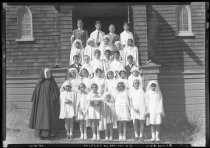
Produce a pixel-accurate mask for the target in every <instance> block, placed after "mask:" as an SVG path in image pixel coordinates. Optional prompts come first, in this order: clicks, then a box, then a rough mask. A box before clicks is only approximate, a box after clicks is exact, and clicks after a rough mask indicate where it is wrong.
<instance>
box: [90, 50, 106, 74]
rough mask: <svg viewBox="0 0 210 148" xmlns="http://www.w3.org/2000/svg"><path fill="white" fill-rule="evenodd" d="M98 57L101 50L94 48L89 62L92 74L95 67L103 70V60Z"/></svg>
mask: <svg viewBox="0 0 210 148" xmlns="http://www.w3.org/2000/svg"><path fill="white" fill-rule="evenodd" d="M100 57H101V51H100V50H98V49H97V50H95V53H94V59H93V60H92V61H91V62H90V64H91V66H92V71H93V73H94V76H95V71H96V69H97V68H100V69H102V70H104V66H103V61H102V60H101V59H100Z"/></svg>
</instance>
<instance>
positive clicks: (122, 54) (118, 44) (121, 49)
mask: <svg viewBox="0 0 210 148" xmlns="http://www.w3.org/2000/svg"><path fill="white" fill-rule="evenodd" d="M115 49H116V50H118V51H119V52H120V58H119V59H120V60H122V61H123V65H126V64H125V52H124V47H123V45H122V43H121V42H120V41H116V42H115Z"/></svg>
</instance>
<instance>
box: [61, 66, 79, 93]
mask: <svg viewBox="0 0 210 148" xmlns="http://www.w3.org/2000/svg"><path fill="white" fill-rule="evenodd" d="M66 78H67V81H69V82H70V83H71V85H72V89H71V90H72V91H73V92H75V93H77V92H78V85H79V84H80V82H81V78H80V76H79V73H78V72H77V69H76V68H70V69H69V70H68V72H67V77H66ZM61 89H63V85H61Z"/></svg>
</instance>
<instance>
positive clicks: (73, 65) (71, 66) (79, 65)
mask: <svg viewBox="0 0 210 148" xmlns="http://www.w3.org/2000/svg"><path fill="white" fill-rule="evenodd" d="M81 67H82V65H81V64H80V63H79V64H78V65H77V66H76V65H75V64H71V65H70V67H69V68H76V69H77V71H78V72H79V71H80V68H81Z"/></svg>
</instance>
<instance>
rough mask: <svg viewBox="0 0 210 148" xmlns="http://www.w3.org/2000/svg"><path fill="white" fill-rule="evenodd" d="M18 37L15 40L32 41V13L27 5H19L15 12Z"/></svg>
mask: <svg viewBox="0 0 210 148" xmlns="http://www.w3.org/2000/svg"><path fill="white" fill-rule="evenodd" d="M17 22H18V39H16V41H33V40H34V38H33V26H32V14H31V11H30V9H29V8H28V7H21V8H20V9H19V10H18V13H17Z"/></svg>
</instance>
